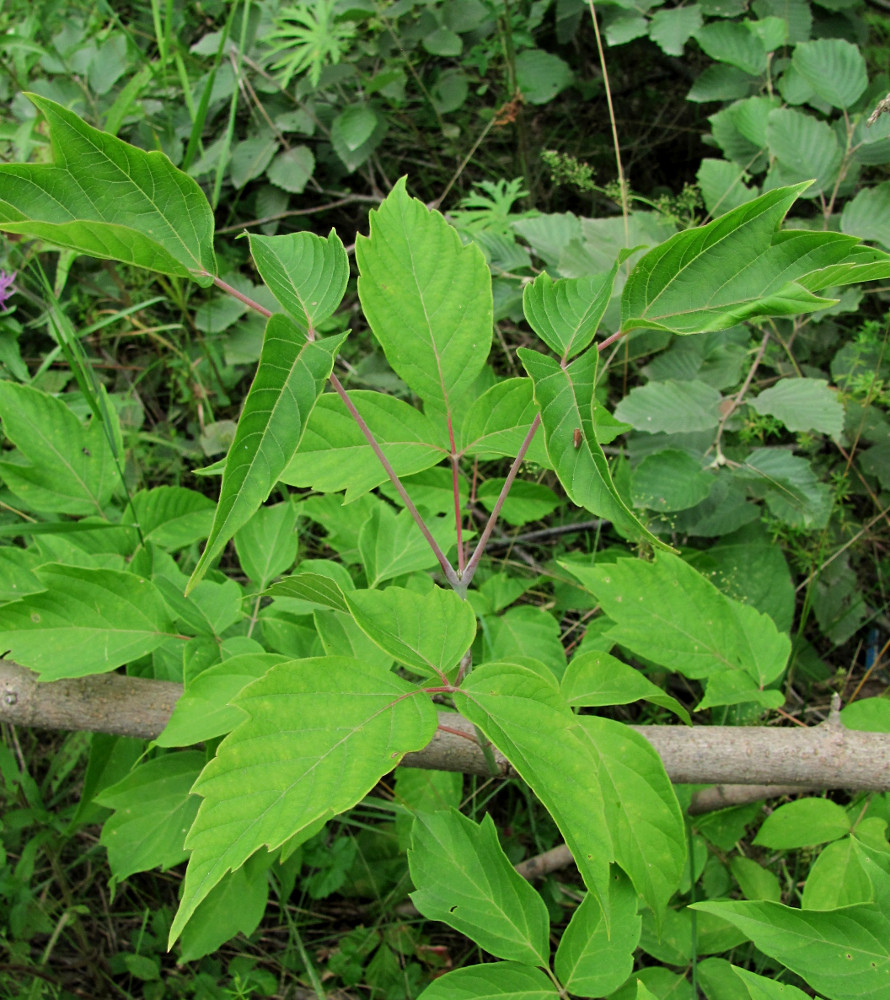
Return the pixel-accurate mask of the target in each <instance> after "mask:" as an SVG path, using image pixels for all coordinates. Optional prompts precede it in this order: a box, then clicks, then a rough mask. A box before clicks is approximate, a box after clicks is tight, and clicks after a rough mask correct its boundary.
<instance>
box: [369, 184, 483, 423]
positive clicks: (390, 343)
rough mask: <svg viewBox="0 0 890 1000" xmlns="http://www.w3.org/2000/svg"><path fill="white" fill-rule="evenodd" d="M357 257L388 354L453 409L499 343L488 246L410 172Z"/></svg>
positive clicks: (420, 390) (426, 394)
mask: <svg viewBox="0 0 890 1000" xmlns="http://www.w3.org/2000/svg"><path fill="white" fill-rule="evenodd" d="M355 257H356V260H357V262H358V266H359V272H360V274H361V276H360V277H359V280H358V293H359V298H360V299H361V302H362V308H363V310H364V313H365V316H366V317H367V320H368V323H369V324H370V326H371V330H372V332H373V334H374V336H375V337H376V338H377V340H378V341H379V343H380V346H381V347H382V348H383V352H384V354H385V355H386V360H387V361H388V362H389V363H390V365H391V366H392V368H393V370H394V371H395V373H396V374H397V375H398V376H399V377H400V378H401V379H403V380H404V382H405V383H406V384H407V385H408V386H409V387H410V388H411V389H412V390H413V391H414V392H416V393H417V395H418V396H420V397H421V398H422V399H424V400H430V401H432V402H436V403H438V404H439V405H444V406H445V408H446V410H447V411H448V412H451V410H452V404H453V403H454V401H455V400H457V399H458V398H459V397H460V396H461V395H462V394H463V393H464V392H466V390H467V389H468V388H469V387H470V385H471V384H472V383H473V381H474V380H475V378H476V376H477V375H478V374H479V372H481V371H482V367H483V365H484V364H485V360H486V358H487V357H488V352H489V349H490V347H491V336H492V310H493V306H492V297H491V276H490V274H489V271H488V265H487V264H486V263H485V258H484V257H483V256H482V252H481V250H480V249H479V248H478V247H477V246H476V245H475V244H473V243H470V244H469V245H467V246H464V245H463V244H462V243H461V241H460V237H459V236H458V235H457V232H456V231H455V230H454V229H452V228H451V226H449V225H448V223H447V222H446V221H445V219H444V218H443V217H442V216H441V215H440V214H439V212H431V211H429V210H428V209H427V208H426V206H425V205H423V203H422V202H420V201H418V200H417V199H416V198H412V197H410V196H409V195H408V193H407V191H406V190H405V180H404V178H403V179H402V180H400V181H398V183H397V184H396V186H395V187H394V188H393V190H392V192H391V193H390V194H389V196H388V197H387V199H386V200H385V201H384V202H383V203H382V204H381V206H380V208H378V209H376V210H374V211H372V212H371V235H370V237H366V236H359V237H358V239H357V240H356V247H355Z"/></svg>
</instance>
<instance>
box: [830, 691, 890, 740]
mask: <svg viewBox="0 0 890 1000" xmlns="http://www.w3.org/2000/svg"><path fill="white" fill-rule="evenodd" d="M841 722H843V724H844V726H845V727H846V728H847V729H860V730H863V731H865V732H868V733H890V699H887V698H883V697H877V698H860V699H859V700H858V701H854V702H853V703H852V704H851V705H845V706H844V707H843V708H842V709H841Z"/></svg>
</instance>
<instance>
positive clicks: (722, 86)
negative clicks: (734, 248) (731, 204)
mask: <svg viewBox="0 0 890 1000" xmlns="http://www.w3.org/2000/svg"><path fill="white" fill-rule="evenodd" d="M678 9H679V8H678ZM752 84H754V78H753V77H752V76H751V74H750V73H746V72H745V71H744V70H743V69H738V68H737V67H735V66H730V65H728V64H727V63H715V64H714V65H713V66H708V67H707V68H706V69H705V70H704V71H703V72H702V73H700V74H699V75H698V77H696V80H695V83H693V84H692V86H691V87H690V88H689V92H688V93H687V94H686V100H687V101H693V102H695V103H698V104H704V103H705V102H707V101H734V100H736V99H738V98H742V97H747V96H748V94H750V93H751V87H752ZM718 114H719V112H718ZM720 145H721V147H722V146H723V143H721V144H720ZM732 159H733V160H734V161H735V162H738V160H737V159H736V158H735V157H732ZM725 207H726V206H724V208H725Z"/></svg>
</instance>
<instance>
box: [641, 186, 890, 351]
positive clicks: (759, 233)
mask: <svg viewBox="0 0 890 1000" xmlns="http://www.w3.org/2000/svg"><path fill="white" fill-rule="evenodd" d="M808 183H809V182H806V183H802V184H795V185H793V186H792V187H784V188H777V189H776V190H774V191H769V192H767V193H766V194H764V195H761V196H760V197H759V198H755V199H754V200H753V201H750V202H748V203H747V204H745V205H741V206H739V207H738V208H735V209H733V210H732V211H731V212H727V214H726V215H723V216H721V217H720V218H719V219H715V220H714V221H713V222H709V223H708V224H707V225H705V226H699V227H698V228H696V229H689V230H687V231H685V232H682V233H677V235H676V236H672V237H671V238H670V239H669V240H666V241H665V242H664V243H662V244H661V245H660V246H657V247H655V248H654V249H653V250H650V251H649V253H647V254H646V255H645V256H644V257H643V258H642V259H641V260H640V261H639V263H638V264H637V265H636V267H635V268H634V269H633V271H632V272H631V274H630V277H629V278H628V279H627V284H626V285H625V286H624V292H623V293H622V297H621V328H622V330H624V331H625V332H629V331H631V330H636V329H639V328H648V329H657V330H670V331H671V332H673V333H679V334H686V333H704V332H706V331H708V330H726V329H728V328H729V327H731V326H734V325H735V324H736V323H740V322H741V321H742V320H751V319H757V318H759V317H765V316H796V315H800V314H801V313H808V312H813V311H814V310H816V309H824V308H826V307H827V306H829V305H832V304H833V302H834V301H835V300H834V299H827V298H822V297H820V296H818V295H816V294H815V293H816V292H818V291H821V290H822V289H824V288H827V287H829V285H842V284H847V283H849V282H851V281H861V280H865V279H864V277H863V275H864V274H867V275H868V276H869V277H874V278H878V277H881V278H885V277H887V276H888V275H890V256H888V255H887V254H884V253H882V252H881V251H878V250H865V251H864V248H862V247H861V246H860V245H859V241H858V240H857V239H856V238H855V237H848V236H844V235H842V234H840V233H832V232H810V231H807V230H801V229H794V230H787V231H781V230H780V229H779V227H780V225H781V223H782V220H783V219H784V217H785V214H786V213H787V212H788V210H789V209H790V208H791V206H792V205H793V204H794V202H795V200H796V199H797V197H798V196H799V195H800V194H801V193H802V192H803V191H805V190H806V188H807V186H808ZM863 251H864V252H865V255H866V256H863ZM829 278H830V280H829Z"/></svg>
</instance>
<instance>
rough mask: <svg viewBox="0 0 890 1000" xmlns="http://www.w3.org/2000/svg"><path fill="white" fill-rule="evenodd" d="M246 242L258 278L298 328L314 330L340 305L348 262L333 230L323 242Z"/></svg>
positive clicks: (305, 237) (299, 236) (306, 238)
mask: <svg viewBox="0 0 890 1000" xmlns="http://www.w3.org/2000/svg"><path fill="white" fill-rule="evenodd" d="M248 239H249V240H250V252H251V254H252V255H253V259H254V261H255V263H256V266H257V270H258V271H259V272H260V277H261V278H262V279H263V281H265V283H266V284H267V285H268V286H269V288H270V290H271V291H272V293H273V294H274V295H275V298H277V299H278V301H279V302H280V303H281V304H282V305H283V306H284V308H285V309H286V310H287V312H288V314H289V315H290V317H291V318H292V319H293V320H295V321H296V322H297V324H298V325H299V326H300V327H301V328H304V329H308V330H314V329H315V328H316V327H317V326H318V324H319V323H322V322H324V320H326V319H327V318H328V317H329V316H330V315H331V314H332V313H333V311H334V310H335V309H336V308H337V306H338V305H340V300H341V299H342V298H343V293H344V292H345V291H346V282H347V281H348V280H349V261H348V260H347V257H346V251H345V250H344V249H343V243H342V241H341V240H340V237H339V236H338V235H337V234H336V233H335V232H334V231H333V230H331V232H330V234H329V235H328V238H327V239H326V240H325V239H322V238H321V237H319V236H315V235H313V234H312V233H287V234H285V235H282V236H256V235H253V234H251V235H250V236H249V237H248Z"/></svg>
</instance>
